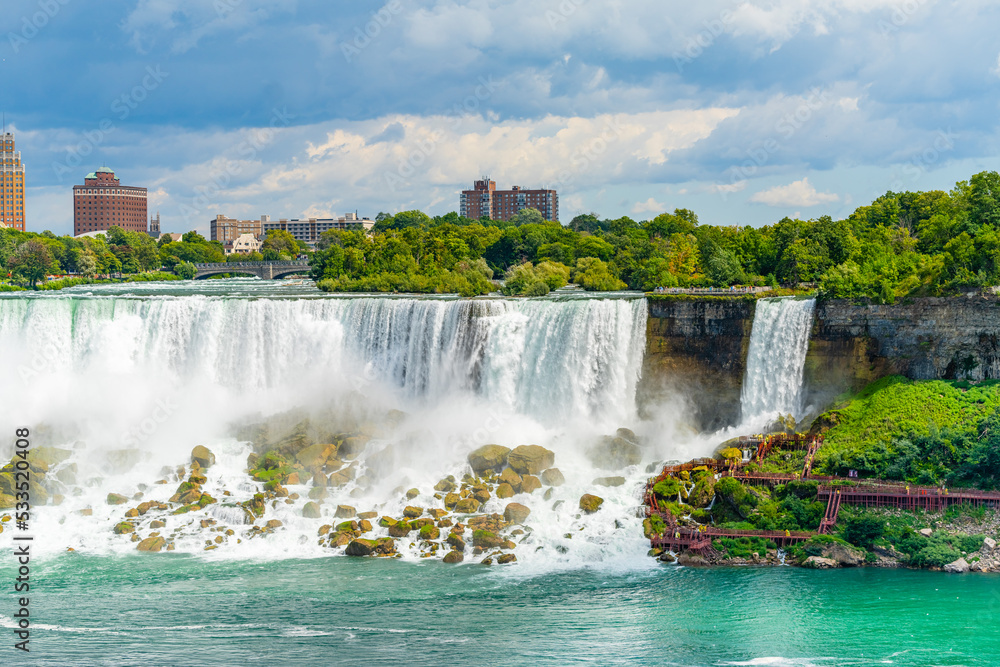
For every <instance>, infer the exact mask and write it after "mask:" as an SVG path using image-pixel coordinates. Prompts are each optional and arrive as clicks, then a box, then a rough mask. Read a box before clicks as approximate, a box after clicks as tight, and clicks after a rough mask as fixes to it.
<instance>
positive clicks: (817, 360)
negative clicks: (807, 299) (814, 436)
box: [639, 294, 1000, 430]
mask: <svg viewBox="0 0 1000 667" xmlns="http://www.w3.org/2000/svg"><path fill="white" fill-rule="evenodd" d="M754 309H755V303H754V302H752V301H742V300H735V299H734V300H710V299H704V300H690V301H655V300H651V301H650V302H649V322H648V325H647V326H648V329H647V349H646V357H645V363H644V369H643V378H642V381H641V382H640V386H639V399H640V401H639V402H640V406H643V407H644V409H645V410H646V411H647V412H648V411H649V410H651V409H652V406H653V405H656V404H657V403H659V402H660V401H662V400H663V398H664V397H665V396H677V395H681V396H683V397H684V400H685V402H686V403H687V406H688V407H689V409H690V410H689V412H690V415H691V419H692V422H693V425H694V426H696V427H698V428H701V429H702V430H714V429H717V428H720V427H722V426H727V425H732V424H735V423H737V422H738V421H739V418H740V389H741V387H742V383H743V375H744V371H745V363H746V353H747V348H748V346H749V344H750V334H751V331H752V329H753V315H754ZM896 374H898V375H905V376H906V377H909V378H912V379H915V380H930V379H968V380H974V381H978V380H983V379H1000V299H998V298H997V297H995V296H982V295H978V294H977V295H974V296H973V295H970V296H959V297H951V298H923V299H910V300H907V301H905V302H900V303H896V304H893V305H891V306H887V305H863V304H857V303H854V302H851V301H846V300H832V301H826V302H822V303H819V304H817V307H816V319H815V322H814V324H813V331H812V337H811V339H810V343H809V354H808V356H807V357H806V365H805V377H804V381H805V385H806V391H807V395H806V403H807V404H808V405H812V406H813V407H814V409H815V410H816V411H822V410H824V409H825V408H826V407H828V405H829V403H830V401H832V400H833V398H834V397H835V396H837V395H838V394H841V393H843V392H845V391H851V390H857V389H860V388H861V387H863V386H864V385H866V384H867V383H869V382H872V381H874V380H877V379H878V378H880V377H884V376H886V375H896Z"/></svg>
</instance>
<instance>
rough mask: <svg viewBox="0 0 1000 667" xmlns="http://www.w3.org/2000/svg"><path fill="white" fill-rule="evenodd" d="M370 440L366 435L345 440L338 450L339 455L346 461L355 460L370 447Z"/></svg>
mask: <svg viewBox="0 0 1000 667" xmlns="http://www.w3.org/2000/svg"><path fill="white" fill-rule="evenodd" d="M369 440H370V438H369V437H368V436H366V435H356V436H353V437H350V438H345V439H344V441H343V442H342V443H341V444H340V449H338V450H337V455H338V456H339V457H341V458H344V459H353V458H356V457H357V456H358V454H360V453H361V452H362V451H364V449H365V447H366V446H367V445H368V441H369Z"/></svg>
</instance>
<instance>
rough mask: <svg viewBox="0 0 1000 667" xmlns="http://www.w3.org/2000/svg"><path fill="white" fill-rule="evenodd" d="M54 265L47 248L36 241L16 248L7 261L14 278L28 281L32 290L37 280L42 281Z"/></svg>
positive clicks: (33, 240)
mask: <svg viewBox="0 0 1000 667" xmlns="http://www.w3.org/2000/svg"><path fill="white" fill-rule="evenodd" d="M54 264H55V262H54V260H53V259H52V253H51V252H49V248H48V246H47V245H46V244H45V243H43V242H42V241H40V240H38V239H32V240H30V241H27V242H25V243H22V244H21V245H19V246H18V247H17V251H16V252H15V253H14V255H13V256H12V257H11V258H10V259H9V260H8V263H7V267H8V268H9V269H11V270H12V271H13V273H14V275H16V276H20V277H21V278H23V279H25V280H27V281H28V284H29V285H30V286H31V288H32V289H34V288H35V287H36V284H37V283H38V281H39V280H44V279H45V276H47V275H48V274H49V273H50V272H51V271H52V268H53V265H54Z"/></svg>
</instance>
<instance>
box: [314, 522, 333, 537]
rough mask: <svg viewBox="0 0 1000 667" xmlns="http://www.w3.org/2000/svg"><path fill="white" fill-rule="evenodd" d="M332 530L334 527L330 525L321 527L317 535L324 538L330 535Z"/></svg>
mask: <svg viewBox="0 0 1000 667" xmlns="http://www.w3.org/2000/svg"><path fill="white" fill-rule="evenodd" d="M332 529H333V526H331V525H330V524H324V525H322V526H320V527H319V531H318V532H317V533H316V534H317V535H319V536H320V537H323V536H324V535H326V534H327V533H329V532H330V531H331V530H332Z"/></svg>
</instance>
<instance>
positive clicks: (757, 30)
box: [0, 0, 1000, 234]
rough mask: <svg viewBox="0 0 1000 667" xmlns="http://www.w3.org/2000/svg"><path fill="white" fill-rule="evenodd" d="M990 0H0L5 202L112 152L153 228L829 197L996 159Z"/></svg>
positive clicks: (966, 170)
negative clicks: (13, 170)
mask: <svg viewBox="0 0 1000 667" xmlns="http://www.w3.org/2000/svg"><path fill="white" fill-rule="evenodd" d="M997 26H1000V1H997V0H993V1H986V0H961V2H958V1H955V2H944V1H936V0H814V1H811V2H810V1H807V0H771V1H763V0H754V1H751V2H740V1H727V0H719V1H715V0H702V1H700V2H697V3H691V2H675V1H673V0H669V1H665V0H605V1H598V0H509V1H506V2H502V1H499V0H468V1H466V0H389V2H387V3H384V4H383V3H381V2H365V1H364V0H362V1H358V0H354V1H352V2H344V1H340V0H315V1H306V0H269V1H264V0H124V1H120V2H104V3H85V2H83V0H5V1H4V11H3V12H2V16H0V108H2V109H3V111H4V113H5V115H6V123H7V128H8V129H9V130H12V131H14V132H15V135H16V142H17V148H18V150H20V151H21V154H22V159H23V160H24V162H25V163H26V165H27V176H26V180H27V202H26V211H27V227H28V229H29V230H33V231H41V230H43V229H50V230H52V231H53V232H55V233H57V234H64V233H71V232H72V186H73V185H74V184H81V183H82V182H83V177H84V175H85V174H86V173H88V172H90V171H93V170H95V169H96V168H97V167H100V166H102V165H107V166H109V167H111V168H113V169H114V170H115V171H116V173H117V175H118V177H119V178H120V179H121V181H122V183H123V184H125V185H133V186H143V187H147V188H148V189H149V197H150V204H149V206H150V213H151V214H155V212H157V211H159V212H160V215H161V219H162V229H163V231H173V232H183V231H187V230H190V229H198V230H200V231H202V232H203V233H206V232H207V230H208V224H209V220H210V219H212V218H214V217H215V216H216V215H217V214H220V213H221V214H224V215H227V216H229V217H239V218H259V217H260V216H261V215H270V216H271V217H272V218H273V219H279V218H296V217H330V216H340V215H343V214H344V213H348V212H358V213H359V214H361V215H363V216H368V217H373V218H374V217H375V215H376V214H377V213H379V212H381V211H385V212H389V213H394V212H398V211H402V210H409V209H420V210H423V211H425V212H428V213H430V214H432V215H438V214H443V213H447V212H449V211H453V210H457V209H458V199H459V192H460V191H461V190H463V189H468V188H471V187H472V183H473V181H474V180H476V179H477V178H479V177H481V176H483V175H488V176H490V177H491V178H492V179H493V180H495V181H497V184H498V187H500V188H509V187H510V186H512V185H520V186H522V187H527V188H542V187H544V188H554V189H556V190H558V192H559V197H560V219H561V221H562V222H563V223H564V224H565V223H568V222H569V221H570V220H571V219H572V218H573V217H574V216H575V215H578V214H580V213H590V212H594V213H596V214H598V215H599V216H600V217H602V218H617V217H620V216H623V215H628V216H630V217H632V218H634V219H636V220H644V219H650V218H652V217H655V216H656V215H658V214H659V213H662V212H664V211H672V210H673V209H675V208H689V209H692V210H694V211H695V212H696V213H697V214H698V216H699V218H700V220H701V221H702V222H703V223H710V224H718V225H753V226H759V225H764V224H770V223H773V222H775V221H777V220H780V219H781V218H782V217H784V216H792V217H796V216H797V217H800V218H803V219H807V218H817V217H819V216H821V215H832V216H834V217H838V216H839V217H844V216H846V215H848V214H849V213H850V212H851V211H853V210H854V209H855V208H856V207H858V206H860V205H864V204H866V203H869V202H870V201H871V200H872V199H874V198H875V197H878V196H879V195H881V194H883V193H885V192H886V191H888V190H893V191H900V190H931V189H944V190H947V189H950V188H951V187H952V186H953V185H954V183H955V182H956V181H958V180H965V179H968V177H969V176H970V175H972V174H974V173H977V172H979V171H983V170H986V169H989V170H997V169H1000V158H998V155H1000V152H998V147H1000V142H998V138H1000V136H998V119H1000V113H998V112H1000V108H998V107H1000V32H998V31H997V29H996V28H997Z"/></svg>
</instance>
